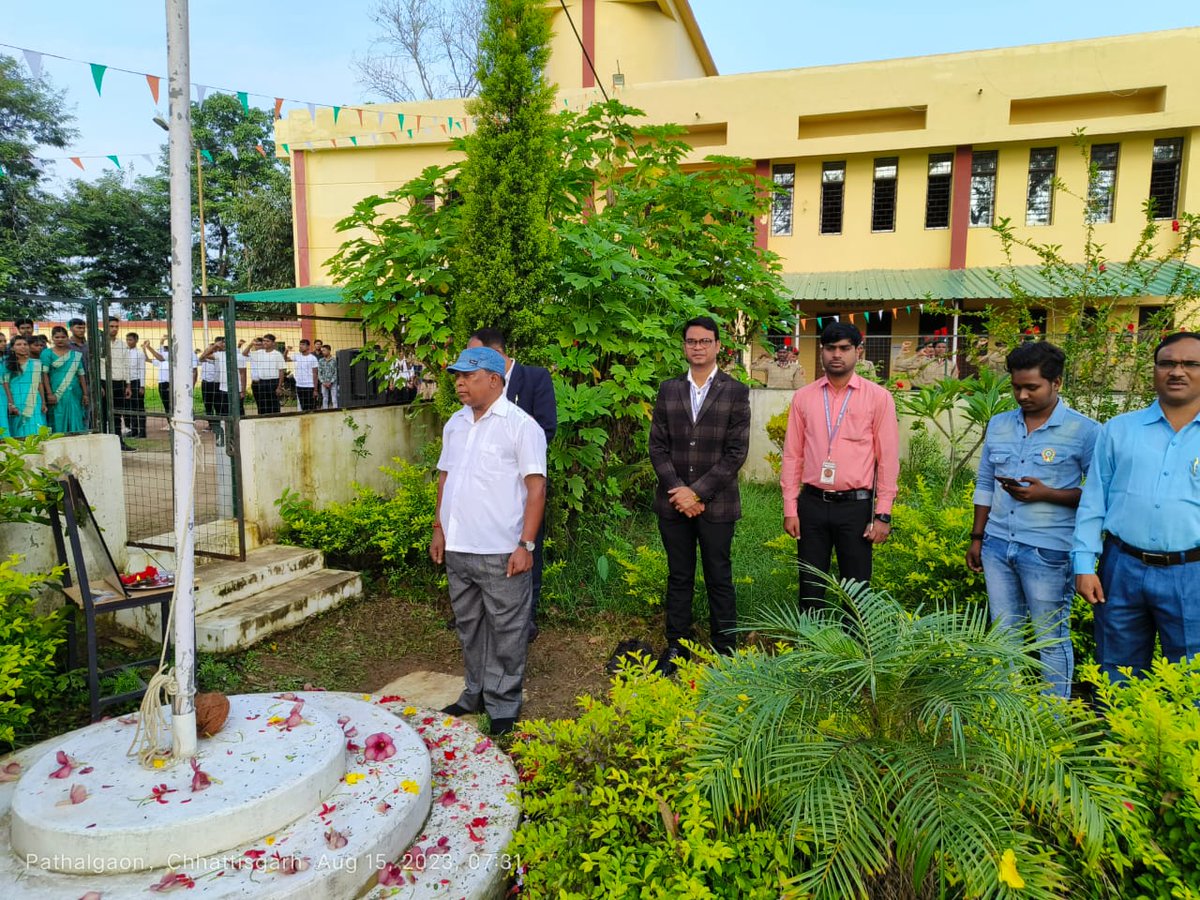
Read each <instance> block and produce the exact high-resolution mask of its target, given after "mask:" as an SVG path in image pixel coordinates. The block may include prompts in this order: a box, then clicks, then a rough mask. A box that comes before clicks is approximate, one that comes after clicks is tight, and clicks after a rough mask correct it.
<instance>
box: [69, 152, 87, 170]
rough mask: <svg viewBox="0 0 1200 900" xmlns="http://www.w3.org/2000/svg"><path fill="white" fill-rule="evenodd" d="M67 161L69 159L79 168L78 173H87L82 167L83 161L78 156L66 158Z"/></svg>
mask: <svg viewBox="0 0 1200 900" xmlns="http://www.w3.org/2000/svg"><path fill="white" fill-rule="evenodd" d="M67 159H69V160H70V161H71V162H73V163H75V165H77V166H79V171H81V172H86V171H87V169H85V168H84V167H83V160H82V159H80V158H79V157H78V156H68V157H67Z"/></svg>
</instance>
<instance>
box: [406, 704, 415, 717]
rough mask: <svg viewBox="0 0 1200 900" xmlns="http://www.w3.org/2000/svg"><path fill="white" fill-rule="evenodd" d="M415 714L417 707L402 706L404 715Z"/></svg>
mask: <svg viewBox="0 0 1200 900" xmlns="http://www.w3.org/2000/svg"><path fill="white" fill-rule="evenodd" d="M416 714H417V708H416V707H415V706H406V707H404V715H406V716H415V715H416Z"/></svg>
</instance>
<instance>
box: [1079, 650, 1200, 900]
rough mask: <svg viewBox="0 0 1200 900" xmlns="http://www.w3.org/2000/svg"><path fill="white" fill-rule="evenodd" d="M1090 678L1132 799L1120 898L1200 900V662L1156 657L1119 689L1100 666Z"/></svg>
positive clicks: (1107, 745) (1123, 836) (1124, 811)
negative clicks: (1126, 864)
mask: <svg viewBox="0 0 1200 900" xmlns="http://www.w3.org/2000/svg"><path fill="white" fill-rule="evenodd" d="M1084 678H1085V679H1086V680H1087V681H1089V682H1090V683H1091V684H1093V685H1094V686H1095V688H1096V695H1097V697H1098V698H1099V700H1100V702H1101V704H1103V706H1104V707H1105V709H1106V710H1107V719H1108V736H1107V738H1106V740H1105V741H1104V744H1103V754H1104V757H1105V759H1106V760H1113V761H1116V762H1117V763H1118V764H1119V765H1120V771H1121V780H1122V782H1123V783H1124V785H1125V787H1126V790H1127V796H1126V799H1125V801H1124V802H1123V803H1120V804H1118V806H1117V807H1116V812H1117V813H1118V814H1119V816H1120V827H1119V829H1118V831H1117V839H1116V840H1115V841H1114V845H1115V847H1116V850H1115V855H1116V857H1117V859H1118V860H1120V859H1123V858H1127V859H1128V860H1129V863H1130V866H1129V867H1128V868H1127V869H1126V870H1125V872H1124V880H1123V883H1122V884H1121V889H1120V896H1121V897H1123V898H1128V900H1142V898H1146V900H1150V898H1154V900H1197V898H1200V658H1197V659H1193V660H1192V661H1190V662H1186V663H1169V662H1167V661H1166V660H1164V659H1162V658H1161V657H1160V658H1159V659H1156V660H1155V661H1154V664H1153V667H1152V669H1151V671H1150V673H1149V675H1148V676H1147V677H1145V678H1133V679H1130V680H1128V681H1126V682H1123V683H1121V684H1119V685H1113V684H1110V683H1109V682H1108V679H1106V678H1104V677H1103V676H1102V675H1100V673H1099V671H1098V670H1097V669H1096V667H1095V666H1091V667H1089V668H1088V670H1087V671H1086V672H1085V673H1084Z"/></svg>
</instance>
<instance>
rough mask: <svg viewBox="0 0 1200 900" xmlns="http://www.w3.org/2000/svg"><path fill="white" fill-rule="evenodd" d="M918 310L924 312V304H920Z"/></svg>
mask: <svg viewBox="0 0 1200 900" xmlns="http://www.w3.org/2000/svg"><path fill="white" fill-rule="evenodd" d="M918 308H919V309H920V310H921V312H924V311H925V304H924V303H922V304H920V305H919V307H918Z"/></svg>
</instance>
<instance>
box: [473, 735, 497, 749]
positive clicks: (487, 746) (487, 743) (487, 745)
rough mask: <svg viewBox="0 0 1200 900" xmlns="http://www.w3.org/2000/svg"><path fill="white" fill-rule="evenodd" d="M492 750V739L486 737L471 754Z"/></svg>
mask: <svg viewBox="0 0 1200 900" xmlns="http://www.w3.org/2000/svg"><path fill="white" fill-rule="evenodd" d="M491 748H492V739H491V738H486V737H485V738H484V739H483V740H481V741H480V742H479V743H477V744H476V745H475V746H474V747H472V748H471V752H472V753H482V752H483V751H484V750H490V749H491Z"/></svg>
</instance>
